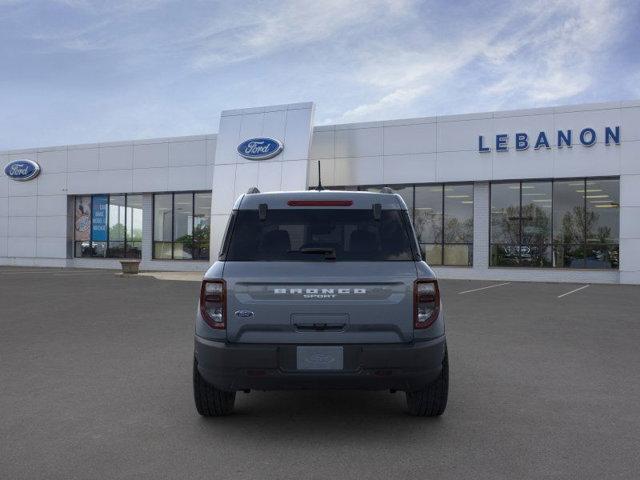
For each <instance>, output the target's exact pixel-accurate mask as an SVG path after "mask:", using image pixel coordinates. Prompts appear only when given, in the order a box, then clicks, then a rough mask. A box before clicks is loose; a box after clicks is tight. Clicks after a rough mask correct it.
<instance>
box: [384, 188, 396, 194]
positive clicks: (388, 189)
mask: <svg viewBox="0 0 640 480" xmlns="http://www.w3.org/2000/svg"><path fill="white" fill-rule="evenodd" d="M380 193H392V194H393V193H396V192H394V191H393V188H391V187H382V188H381V189H380Z"/></svg>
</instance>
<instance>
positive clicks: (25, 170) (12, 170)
mask: <svg viewBox="0 0 640 480" xmlns="http://www.w3.org/2000/svg"><path fill="white" fill-rule="evenodd" d="M4 173H5V174H6V175H7V177H9V178H10V179H12V180H17V181H19V182H24V181H27V180H31V179H32V178H36V177H37V176H38V174H39V173H40V165H38V164H37V163H36V162H34V161H33V160H26V159H25V160H14V161H13V162H10V163H8V164H7V166H6V167H4Z"/></svg>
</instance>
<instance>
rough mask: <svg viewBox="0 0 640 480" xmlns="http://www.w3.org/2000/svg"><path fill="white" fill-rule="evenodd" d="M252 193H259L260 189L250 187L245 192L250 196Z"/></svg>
mask: <svg viewBox="0 0 640 480" xmlns="http://www.w3.org/2000/svg"><path fill="white" fill-rule="evenodd" d="M254 193H260V189H259V188H258V187H251V188H250V189H249V190H247V195H251V194H254Z"/></svg>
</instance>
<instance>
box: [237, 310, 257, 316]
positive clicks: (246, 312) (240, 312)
mask: <svg viewBox="0 0 640 480" xmlns="http://www.w3.org/2000/svg"><path fill="white" fill-rule="evenodd" d="M235 315H236V317H240V318H251V317H253V312H252V311H251V310H238V311H237V312H236V313H235Z"/></svg>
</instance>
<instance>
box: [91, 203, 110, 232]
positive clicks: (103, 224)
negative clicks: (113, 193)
mask: <svg viewBox="0 0 640 480" xmlns="http://www.w3.org/2000/svg"><path fill="white" fill-rule="evenodd" d="M108 204H109V197H108V196H107V195H94V196H93V205H92V207H93V208H92V211H91V213H92V217H93V218H92V225H91V235H92V238H93V241H94V242H106V241H107V207H108Z"/></svg>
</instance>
